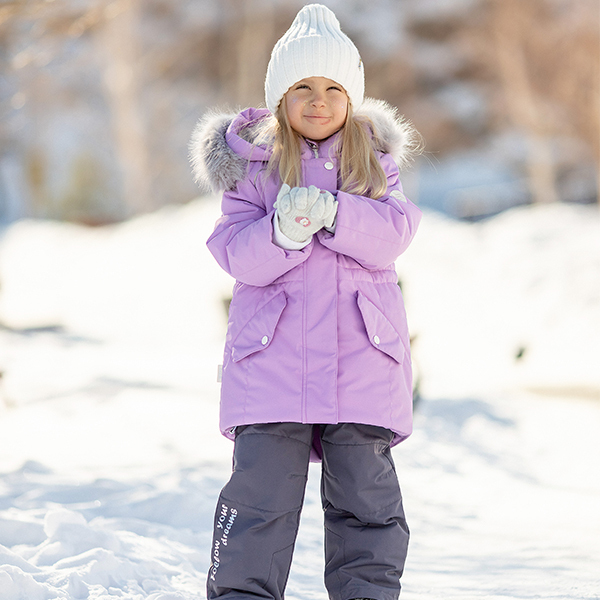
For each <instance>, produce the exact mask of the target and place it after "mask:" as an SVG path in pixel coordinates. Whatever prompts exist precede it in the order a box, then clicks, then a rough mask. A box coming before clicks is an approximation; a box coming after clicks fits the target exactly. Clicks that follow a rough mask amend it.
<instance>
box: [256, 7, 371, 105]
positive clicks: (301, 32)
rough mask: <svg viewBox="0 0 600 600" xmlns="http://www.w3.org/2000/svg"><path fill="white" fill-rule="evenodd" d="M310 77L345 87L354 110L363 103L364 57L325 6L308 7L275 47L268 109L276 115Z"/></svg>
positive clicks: (267, 87) (267, 83)
mask: <svg viewBox="0 0 600 600" xmlns="http://www.w3.org/2000/svg"><path fill="white" fill-rule="evenodd" d="M306 77H327V79H332V80H333V81H335V82H336V83H339V84H340V85H342V86H343V87H344V89H345V90H346V92H347V94H348V97H349V98H350V102H352V108H353V109H354V110H357V109H358V107H359V106H360V105H361V104H362V101H363V97H364V93H365V74H364V69H363V63H362V60H361V58H360V54H359V53H358V50H357V48H356V46H355V45H354V44H353V43H352V40H351V39H350V38H349V37H348V36H347V35H346V34H345V33H342V30H341V29H340V23H339V21H338V20H337V18H336V16H335V15H334V14H333V13H332V12H331V11H330V10H329V9H328V8H327V7H326V6H323V5H322V4H309V5H308V6H305V7H304V8H303V9H302V10H301V11H300V12H299V13H298V14H297V15H296V18H295V19H294V22H293V23H292V25H291V27H290V28H289V29H288V30H287V31H286V32H285V34H284V35H283V37H282V38H281V39H280V40H279V41H278V42H277V43H276V44H275V47H274V48H273V52H272V53H271V60H270V61H269V66H268V68H267V77H266V79H265V99H266V102H267V108H268V109H269V110H270V111H271V112H272V113H275V111H276V110H277V107H278V106H279V103H280V102H281V99H282V98H283V95H284V94H285V93H286V92H287V91H288V90H289V89H290V87H292V85H294V83H296V82H297V81H300V80H301V79H304V78H306Z"/></svg>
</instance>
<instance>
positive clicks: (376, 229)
mask: <svg viewBox="0 0 600 600" xmlns="http://www.w3.org/2000/svg"><path fill="white" fill-rule="evenodd" d="M380 160H381V166H382V167H383V170H384V171H385V173H386V174H387V178H388V189H387V192H386V194H385V195H384V196H383V197H381V198H379V199H378V200H373V199H371V198H366V197H364V196H356V195H354V194H348V193H346V192H341V191H340V192H338V193H337V200H338V212H337V221H336V228H335V233H334V234H331V233H328V232H326V231H324V230H321V231H320V232H319V233H318V234H317V235H318V236H319V240H320V242H321V243H322V244H323V245H324V246H326V247H327V248H329V249H331V250H334V251H336V252H339V253H341V254H345V255H346V256H350V257H351V258H353V259H354V260H356V261H357V262H358V263H359V264H360V265H361V266H363V267H364V268H365V269H369V270H377V269H383V268H385V267H387V266H389V265H390V264H392V263H393V262H394V261H395V260H396V259H397V258H398V257H399V256H400V255H401V254H402V253H403V252H404V251H405V250H406V249H407V248H408V246H409V244H410V242H411V241H412V239H413V237H414V236H415V233H416V231H417V227H418V226H419V223H420V221H421V217H422V212H421V210H420V209H419V208H418V207H417V206H416V205H415V204H413V203H412V202H410V200H407V199H406V197H405V196H404V194H403V193H402V186H401V184H400V181H399V178H398V175H399V173H398V166H397V165H396V163H395V162H394V160H393V159H392V157H391V156H390V155H389V154H384V155H383V156H382V157H381V159H380Z"/></svg>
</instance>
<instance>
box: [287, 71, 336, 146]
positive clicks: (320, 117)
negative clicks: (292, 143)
mask: <svg viewBox="0 0 600 600" xmlns="http://www.w3.org/2000/svg"><path fill="white" fill-rule="evenodd" d="M283 101H284V102H285V108H286V112H287V116H288V120H289V122H290V125H291V126H292V129H294V131H296V132H297V133H299V134H300V135H302V136H304V137H305V138H308V139H309V140H314V141H319V140H324V139H325V138H328V137H329V136H330V135H333V134H334V133H335V132H336V131H338V130H339V129H340V128H341V127H342V126H343V125H344V123H345V122H346V116H347V114H348V94H346V90H344V88H343V87H342V86H341V85H340V84H339V83H336V82H335V81H333V80H331V79H327V78H325V77H307V78H306V79H301V80H300V81H298V82H296V83H295V84H294V85H293V86H292V87H291V88H290V89H289V90H288V91H287V92H286V94H285V96H284V97H283Z"/></svg>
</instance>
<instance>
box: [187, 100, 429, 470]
mask: <svg viewBox="0 0 600 600" xmlns="http://www.w3.org/2000/svg"><path fill="white" fill-rule="evenodd" d="M363 110H364V111H365V112H366V114H368V115H369V116H370V117H371V118H372V120H373V122H374V124H375V127H376V130H377V136H378V137H377V139H379V142H378V143H379V145H380V146H381V147H382V150H383V151H382V152H380V153H378V156H379V160H380V161H381V165H382V167H383V169H384V171H385V173H386V174H387V177H388V190H387V193H386V194H385V196H383V197H382V198H380V199H378V200H372V199H370V198H366V197H362V196H357V195H354V194H349V193H346V192H342V191H339V187H340V183H339V180H338V161H337V159H336V157H335V155H334V154H333V152H332V146H333V145H334V144H335V142H336V139H337V135H334V136H332V137H331V138H329V139H326V140H324V141H322V142H320V143H319V144H318V145H317V147H315V146H314V145H313V146H312V147H311V146H310V145H309V144H306V143H305V145H304V147H303V150H302V172H303V176H304V185H305V186H309V185H315V186H317V187H318V188H321V189H324V190H328V191H330V192H333V193H334V194H336V195H337V200H338V203H339V205H338V213H337V223H336V228H335V233H334V234H331V233H328V232H326V231H325V230H321V231H319V232H318V233H317V234H315V235H314V236H313V240H312V242H311V243H310V244H309V245H308V246H307V247H306V248H304V249H302V250H290V251H287V250H283V249H282V248H280V247H279V246H276V245H275V244H274V243H273V240H272V238H273V223H272V222H273V215H274V208H273V203H274V202H275V200H276V198H277V193H278V191H279V188H280V187H281V182H280V180H279V176H278V174H277V173H275V174H272V175H271V176H270V177H268V178H267V177H266V175H265V165H266V161H267V160H268V158H269V156H270V147H268V146H267V145H260V143H259V144H258V145H255V143H256V136H257V135H258V133H257V132H259V131H260V127H261V123H264V120H265V119H266V118H267V117H268V116H269V115H270V113H269V112H268V111H266V110H261V109H247V110H245V111H243V112H242V113H240V114H239V115H237V116H234V117H232V116H231V115H222V116H219V117H215V116H214V115H213V116H212V117H210V118H209V119H205V121H204V122H203V123H200V124H199V125H198V128H197V129H196V131H195V133H194V136H193V138H192V146H191V149H192V161H193V162H194V167H195V170H196V174H197V175H203V174H204V175H206V176H207V177H208V178H209V179H210V181H211V182H212V184H213V186H214V187H225V188H228V189H226V191H225V192H224V194H223V201H222V217H221V218H220V219H219V220H218V221H217V223H216V226H215V229H214V232H213V233H212V235H211V236H210V238H209V239H208V242H207V244H208V248H209V250H210V252H211V253H212V254H213V255H214V257H215V258H216V260H217V261H218V263H219V264H220V265H221V267H222V268H223V269H224V270H225V271H227V272H228V273H229V274H230V275H231V276H232V277H234V278H235V280H236V283H235V285H234V288H233V299H232V302H231V305H230V312H229V323H228V330H227V337H226V343H225V352H224V362H223V374H222V390H221V406H220V428H221V431H222V433H223V434H224V435H225V436H227V437H229V438H231V439H233V430H234V428H235V427H236V426H237V425H244V424H252V423H268V422H284V421H292V422H299V423H342V422H353V423H365V424H371V425H378V426H381V427H386V428H388V429H391V430H392V431H393V432H394V433H395V434H396V436H395V440H394V443H398V442H400V441H402V440H403V439H405V438H406V437H408V436H409V435H410V433H411V431H412V374H411V360H410V349H409V333H408V328H407V322H406V315H405V311H404V303H403V299H402V294H401V292H400V288H399V286H398V278H397V275H396V271H395V269H394V264H393V263H394V261H395V260H396V259H397V258H398V257H399V256H400V255H401V254H402V253H403V252H404V251H405V250H406V248H407V247H408V245H409V244H410V242H411V240H412V239H413V237H414V235H415V232H416V230H417V227H418V224H419V221H420V219H421V211H420V210H419V208H417V206H415V205H414V204H413V203H411V202H410V201H408V200H407V199H406V198H405V196H404V194H403V193H402V187H401V184H400V181H399V179H398V176H399V169H398V166H397V163H396V162H395V160H394V157H393V156H392V154H390V153H389V152H390V151H392V152H393V153H394V154H395V156H396V160H397V161H399V162H401V161H402V160H403V159H404V154H405V153H406V152H407V147H408V145H409V144H410V136H411V133H410V129H409V128H408V125H407V124H406V123H405V122H403V121H400V120H399V119H398V118H397V117H396V115H395V113H394V112H393V110H392V109H391V108H389V107H388V106H387V105H385V104H384V103H381V102H376V101H371V102H370V103H369V102H367V103H366V105H365V108H364V109H363ZM369 111H370V112H369ZM385 151H387V152H385ZM318 454H319V448H318V447H317V448H315V452H313V459H315V458H317V459H318Z"/></svg>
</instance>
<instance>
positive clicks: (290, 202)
mask: <svg viewBox="0 0 600 600" xmlns="http://www.w3.org/2000/svg"><path fill="white" fill-rule="evenodd" d="M337 205H338V203H337V201H336V199H335V197H334V195H333V194H331V193H330V192H327V191H322V190H320V189H319V188H317V187H315V186H314V185H311V186H310V187H308V188H305V187H295V188H290V186H289V185H287V184H286V183H284V184H283V185H282V186H281V189H280V190H279V193H278V194H277V201H276V202H275V204H274V206H275V208H276V209H277V219H278V222H279V229H280V230H281V233H283V234H284V235H285V236H287V237H288V238H289V239H291V240H293V241H295V242H300V243H302V242H305V241H307V240H308V239H310V237H311V236H312V235H313V234H314V233H316V232H317V231H319V229H322V228H323V227H331V226H332V225H333V222H334V221H335V216H336V214H337Z"/></svg>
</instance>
